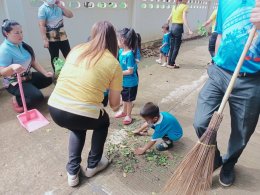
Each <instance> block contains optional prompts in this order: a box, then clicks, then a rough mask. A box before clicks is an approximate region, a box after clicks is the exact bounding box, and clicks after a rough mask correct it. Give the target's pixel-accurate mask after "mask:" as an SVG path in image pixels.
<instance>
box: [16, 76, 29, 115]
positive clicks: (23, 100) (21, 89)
mask: <svg viewBox="0 0 260 195" xmlns="http://www.w3.org/2000/svg"><path fill="white" fill-rule="evenodd" d="M17 80H18V85H19V90H20V95H21V98H22V102H23V109H24V113H27V106H26V101H25V98H24V92H23V84H22V79H21V76H20V74H19V73H17Z"/></svg>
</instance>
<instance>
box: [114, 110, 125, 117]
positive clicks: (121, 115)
mask: <svg viewBox="0 0 260 195" xmlns="http://www.w3.org/2000/svg"><path fill="white" fill-rule="evenodd" d="M123 117H126V113H124V112H123V111H119V112H117V113H116V114H115V118H123Z"/></svg>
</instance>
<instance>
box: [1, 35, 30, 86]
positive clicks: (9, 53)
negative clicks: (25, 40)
mask: <svg viewBox="0 0 260 195" xmlns="http://www.w3.org/2000/svg"><path fill="white" fill-rule="evenodd" d="M31 60H32V58H31V55H30V53H29V52H28V51H27V50H26V49H24V48H23V46H22V43H20V44H19V45H15V44H13V43H12V42H10V41H8V40H7V39H5V40H4V41H3V43H2V44H1V45H0V66H1V67H8V66H10V65H11V64H20V65H22V66H23V67H24V69H25V70H28V69H29V68H30V64H31ZM3 81H4V86H5V87H8V86H9V84H10V83H13V82H12V81H16V79H15V77H13V76H10V77H6V78H4V80H3ZM16 83H17V82H16ZM13 84H15V83H13Z"/></svg>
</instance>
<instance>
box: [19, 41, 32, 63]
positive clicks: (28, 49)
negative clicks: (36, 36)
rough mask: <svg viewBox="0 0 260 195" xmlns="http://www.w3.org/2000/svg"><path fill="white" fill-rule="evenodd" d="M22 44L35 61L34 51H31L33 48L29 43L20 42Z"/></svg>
mask: <svg viewBox="0 0 260 195" xmlns="http://www.w3.org/2000/svg"><path fill="white" fill-rule="evenodd" d="M22 46H23V48H24V49H25V50H26V51H28V52H29V54H30V55H31V58H32V62H33V61H35V53H34V51H33V48H32V47H31V46H30V45H28V44H27V43H25V42H22Z"/></svg>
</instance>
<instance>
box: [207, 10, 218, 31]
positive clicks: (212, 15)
mask: <svg viewBox="0 0 260 195" xmlns="http://www.w3.org/2000/svg"><path fill="white" fill-rule="evenodd" d="M217 12H218V10H217V9H215V10H214V11H213V13H212V14H211V16H210V18H209V19H210V20H211V21H212V32H215V27H216V20H217Z"/></svg>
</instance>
